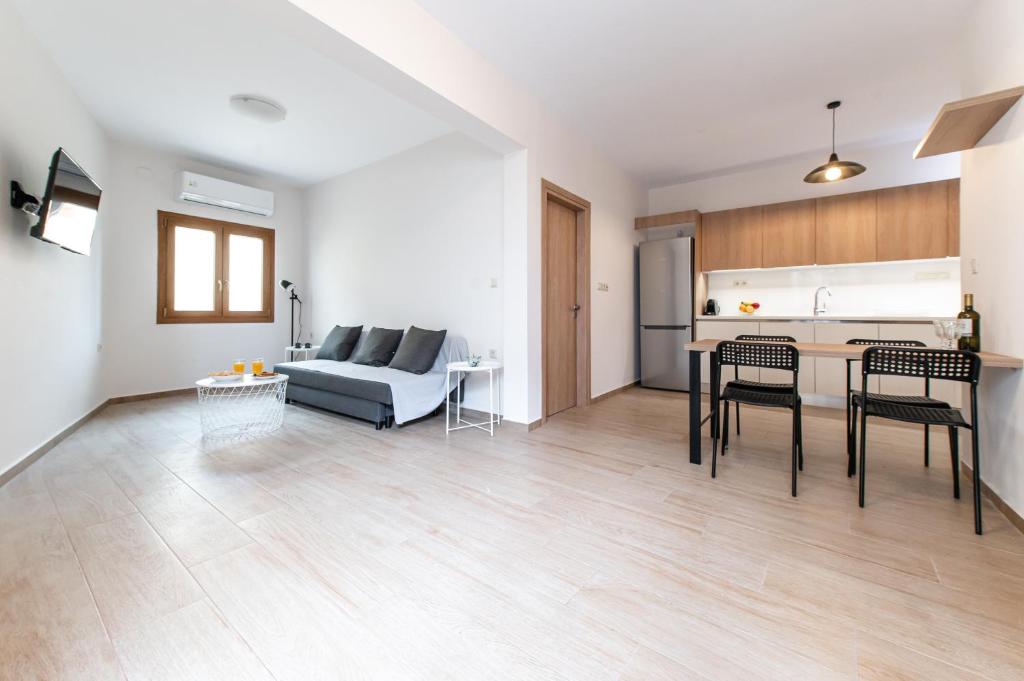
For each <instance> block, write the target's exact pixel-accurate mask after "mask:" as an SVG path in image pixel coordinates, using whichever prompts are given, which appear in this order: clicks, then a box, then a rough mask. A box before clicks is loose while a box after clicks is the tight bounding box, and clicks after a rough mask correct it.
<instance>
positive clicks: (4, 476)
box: [0, 400, 110, 487]
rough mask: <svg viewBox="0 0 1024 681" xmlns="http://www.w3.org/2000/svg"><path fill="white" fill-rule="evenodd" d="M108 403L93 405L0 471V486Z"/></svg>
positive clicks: (108, 402)
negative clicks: (72, 421) (84, 413)
mask: <svg viewBox="0 0 1024 681" xmlns="http://www.w3.org/2000/svg"><path fill="white" fill-rule="evenodd" d="M108 404H110V400H103V401H102V402H100V403H99V404H98V405H96V406H95V407H93V408H92V409H91V410H90V411H89V412H88V413H87V414H86V415H85V416H82V417H81V418H79V419H78V420H77V421H75V422H74V423H72V424H71V425H70V426H68V427H67V428H65V429H64V430H62V431H60V432H59V433H57V434H56V435H54V436H53V437H51V438H50V439H49V440H47V441H46V442H44V443H43V444H41V445H39V446H38V447H36V448H35V449H33V450H32V451H31V452H29V453H28V454H26V455H25V456H24V457H23V458H22V459H21V461H19V462H18V463H16V464H14V465H13V466H11V467H10V468H8V469H7V470H6V471H4V472H3V473H0V487H3V486H4V485H6V484H7V483H9V482H10V481H11V480H13V479H14V478H15V477H16V476H17V475H18V474H19V473H21V472H22V471H23V470H25V469H26V468H28V467H29V466H31V465H32V464H34V463H35V462H36V461H38V460H39V459H41V458H42V456H43V455H44V454H46V453H47V452H48V451H50V450H51V449H53V448H54V447H56V446H57V445H58V444H60V443H61V441H62V440H65V439H67V437H68V436H69V435H71V434H72V433H74V432H75V431H76V430H78V429H79V428H81V427H82V425H83V424H84V423H85V422H86V421H88V420H89V419H91V418H92V417H93V416H95V415H96V414H98V413H99V412H100V411H101V410H102V409H103V408H104V407H106V406H107V405H108Z"/></svg>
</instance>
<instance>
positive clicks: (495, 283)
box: [491, 277, 498, 288]
mask: <svg viewBox="0 0 1024 681" xmlns="http://www.w3.org/2000/svg"><path fill="white" fill-rule="evenodd" d="M491 288H498V278H497V277H491Z"/></svg>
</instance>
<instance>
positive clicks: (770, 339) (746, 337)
mask: <svg viewBox="0 0 1024 681" xmlns="http://www.w3.org/2000/svg"><path fill="white" fill-rule="evenodd" d="M736 340H738V341H755V342H760V343H796V338H793V337H792V336H761V335H758V334H752V333H744V334H740V335H739V336H736ZM735 369H736V371H735V374H734V378H733V381H734V382H735V383H736V384H737V385H746V386H750V387H753V388H758V389H759V390H774V391H781V392H789V391H790V390H792V389H793V386H791V385H789V384H788V383H764V382H760V381H748V380H747V379H745V378H740V368H739V367H735ZM724 407H725V411H726V414H725V420H726V422H728V420H729V413H728V412H729V403H728V402H726V403H725V405H724ZM736 434H737V435H739V434H740V405H739V404H738V403H737V405H736ZM725 435H726V437H725V439H723V440H722V456H725V450H726V449H727V448H728V447H729V434H728V433H726V434H725Z"/></svg>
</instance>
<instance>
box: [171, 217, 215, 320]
mask: <svg viewBox="0 0 1024 681" xmlns="http://www.w3.org/2000/svg"><path fill="white" fill-rule="evenodd" d="M216 258H217V235H216V234H214V233H213V232H210V231H207V230H205V229H192V228H190V227H178V226H176V227H175V228H174V309H175V310H176V311H178V312H212V311H213V309H214V291H215V289H216V283H217V282H216V279H217V264H216V262H217V261H216Z"/></svg>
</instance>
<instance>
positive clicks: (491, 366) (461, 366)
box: [444, 361, 502, 437]
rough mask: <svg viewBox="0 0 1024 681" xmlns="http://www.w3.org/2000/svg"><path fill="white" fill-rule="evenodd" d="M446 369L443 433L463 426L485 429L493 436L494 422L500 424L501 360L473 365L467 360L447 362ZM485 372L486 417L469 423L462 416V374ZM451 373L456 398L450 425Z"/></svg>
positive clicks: (446, 435)
mask: <svg viewBox="0 0 1024 681" xmlns="http://www.w3.org/2000/svg"><path fill="white" fill-rule="evenodd" d="M445 368H446V369H447V370H448V371H447V373H446V374H445V379H444V435H445V437H448V433H450V432H452V431H455V430H462V429H463V428H479V429H480V430H485V431H487V432H489V433H490V434H491V437H494V426H495V424H497V425H499V426H500V425H501V374H502V372H501V369H502V366H501V362H494V361H490V362H480V364H478V365H477V366H475V367H471V366H469V362H449V363H448V364H447V365H445ZM482 372H487V393H488V395H489V398H490V402H489V409H488V418H487V420H486V421H480V422H479V423H471V422H469V421H466V420H465V419H463V418H462V375H463V374H475V373H482ZM452 374H455V386H456V390H457V391H458V392H457V393H456V399H455V425H454V426H452V425H451V416H452V411H451V406H450V404H449V402H450V401H451V395H452ZM495 392H497V407H498V408H497V409H495V408H494V407H495Z"/></svg>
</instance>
